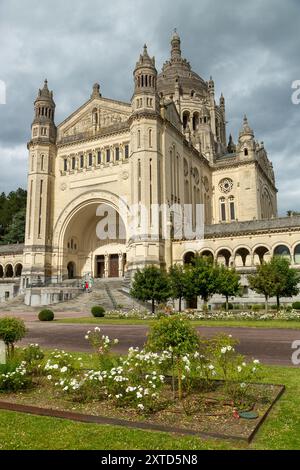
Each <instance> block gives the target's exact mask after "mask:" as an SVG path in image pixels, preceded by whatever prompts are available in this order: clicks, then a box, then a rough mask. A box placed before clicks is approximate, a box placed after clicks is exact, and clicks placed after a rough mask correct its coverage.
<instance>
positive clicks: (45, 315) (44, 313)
mask: <svg viewBox="0 0 300 470" xmlns="http://www.w3.org/2000/svg"><path fill="white" fill-rule="evenodd" d="M39 320H40V321H53V320H54V313H53V312H52V310H48V309H45V310H41V311H40V313H39Z"/></svg>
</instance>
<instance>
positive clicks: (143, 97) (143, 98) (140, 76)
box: [133, 44, 158, 112]
mask: <svg viewBox="0 0 300 470" xmlns="http://www.w3.org/2000/svg"><path fill="white" fill-rule="evenodd" d="M133 75H134V83H135V89H134V96H133V109H134V111H135V112H141V111H142V112H144V111H145V110H148V111H150V112H151V110H152V111H156V110H157V109H158V95H157V70H156V68H155V58H154V57H152V58H151V57H150V56H149V54H148V50H147V46H146V44H145V45H144V50H143V54H141V55H140V58H139V60H138V62H137V63H136V66H135V69H134V72H133Z"/></svg>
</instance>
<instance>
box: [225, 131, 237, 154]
mask: <svg viewBox="0 0 300 470" xmlns="http://www.w3.org/2000/svg"><path fill="white" fill-rule="evenodd" d="M235 151H236V145H235V143H234V141H233V138H232V135H231V134H230V136H229V141H228V145H227V152H228V153H234V152H235Z"/></svg>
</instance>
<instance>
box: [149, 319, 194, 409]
mask: <svg viewBox="0 0 300 470" xmlns="http://www.w3.org/2000/svg"><path fill="white" fill-rule="evenodd" d="M199 345H200V337H199V335H198V333H197V331H196V329H195V328H194V327H192V326H191V324H190V323H189V321H187V320H184V319H183V318H182V316H180V315H172V316H170V317H166V318H161V319H160V320H158V321H157V322H155V324H154V325H153V327H152V328H151V331H150V333H149V336H148V341H147V347H148V349H149V350H151V351H154V352H158V351H166V350H167V351H170V352H171V354H172V376H173V384H172V385H173V393H174V392H175V389H174V380H175V373H174V372H175V371H174V369H175V367H176V369H177V378H178V396H179V399H180V400H182V374H183V368H184V364H183V356H184V355H185V354H189V353H194V352H196V351H197V350H198V349H199Z"/></svg>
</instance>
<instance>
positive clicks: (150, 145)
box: [149, 129, 152, 147]
mask: <svg viewBox="0 0 300 470" xmlns="http://www.w3.org/2000/svg"><path fill="white" fill-rule="evenodd" d="M149 147H152V129H149Z"/></svg>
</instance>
